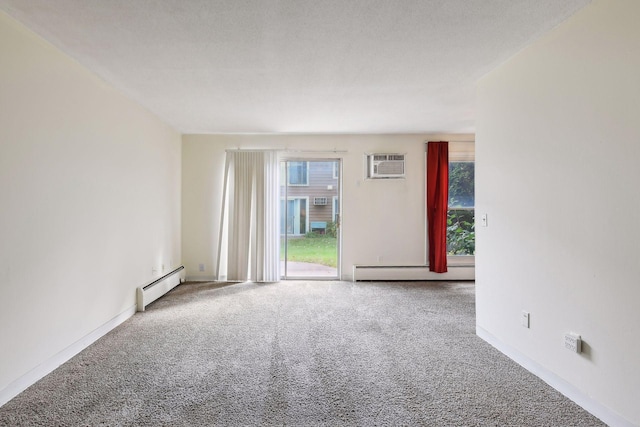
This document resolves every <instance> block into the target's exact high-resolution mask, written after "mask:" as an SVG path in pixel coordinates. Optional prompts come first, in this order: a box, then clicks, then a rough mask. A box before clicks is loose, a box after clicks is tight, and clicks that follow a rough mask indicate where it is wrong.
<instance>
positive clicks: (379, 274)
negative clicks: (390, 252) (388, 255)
mask: <svg viewBox="0 0 640 427" xmlns="http://www.w3.org/2000/svg"><path fill="white" fill-rule="evenodd" d="M475 276H476V269H475V266H473V265H457V266H456V265H450V266H449V271H448V272H446V273H434V272H432V271H429V267H428V266H426V265H357V264H356V265H354V266H353V276H352V277H353V281H354V282H357V281H369V280H435V281H440V280H475Z"/></svg>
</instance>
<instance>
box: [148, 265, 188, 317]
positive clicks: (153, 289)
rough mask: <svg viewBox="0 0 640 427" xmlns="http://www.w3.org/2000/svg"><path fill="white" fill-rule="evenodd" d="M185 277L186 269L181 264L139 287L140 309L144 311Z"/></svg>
mask: <svg viewBox="0 0 640 427" xmlns="http://www.w3.org/2000/svg"><path fill="white" fill-rule="evenodd" d="M184 277H185V269H184V266H183V265H181V266H180V267H178V268H176V269H175V270H173V271H171V272H169V273H167V274H165V275H164V276H162V277H160V278H158V279H156V280H154V281H153V282H151V283H149V284H147V285H145V286H140V287H138V289H137V293H136V297H137V306H138V307H137V309H138V311H144V309H145V307H146V306H148V305H149V304H151V303H152V302H154V301H155V300H157V299H158V298H160V297H161V296H162V295H164V294H166V293H167V292H169V291H170V290H171V289H173V288H175V287H176V286H178V285H179V284H180V283H182V282H183V281H184Z"/></svg>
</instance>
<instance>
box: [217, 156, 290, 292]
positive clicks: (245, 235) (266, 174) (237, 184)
mask: <svg viewBox="0 0 640 427" xmlns="http://www.w3.org/2000/svg"><path fill="white" fill-rule="evenodd" d="M279 165H280V164H279V161H278V153H277V152H275V151H228V152H227V159H226V164H225V176H224V190H223V199H222V217H221V221H220V240H219V242H218V262H217V279H218V280H222V281H246V280H251V281H254V282H277V281H278V280H280V232H279V230H278V227H279V225H280V221H279V206H280V203H279V200H280V197H279V194H278V191H279V182H278V181H279V178H280V173H279Z"/></svg>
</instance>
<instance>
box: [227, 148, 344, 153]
mask: <svg viewBox="0 0 640 427" xmlns="http://www.w3.org/2000/svg"><path fill="white" fill-rule="evenodd" d="M225 151H248V152H251V151H280V152H285V153H348V151H347V150H302V149H299V150H294V149H289V148H227V149H226V150H225Z"/></svg>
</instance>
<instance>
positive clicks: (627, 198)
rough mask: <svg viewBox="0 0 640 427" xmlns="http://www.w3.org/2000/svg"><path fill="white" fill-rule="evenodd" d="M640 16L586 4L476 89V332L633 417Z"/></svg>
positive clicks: (615, 6)
mask: <svg viewBox="0 0 640 427" xmlns="http://www.w3.org/2000/svg"><path fill="white" fill-rule="evenodd" d="M638 16H640V2H638V1H636V0H615V1H612V0H596V1H594V2H593V3H592V4H591V5H589V6H587V7H586V8H585V9H584V10H582V11H581V12H579V13H578V14H577V15H575V16H573V17H572V18H571V19H569V20H568V21H567V22H565V23H563V24H562V25H560V26H559V27H558V28H556V29H555V30H553V31H552V32H550V33H549V34H548V35H546V36H545V37H543V38H542V39H541V40H539V41H537V42H535V43H534V44H533V45H531V46H530V47H528V48H527V49H525V50H524V51H522V52H521V53H520V54H518V55H516V56H515V57H514V58H512V59H511V60H510V61H509V62H507V63H506V64H504V65H503V66H501V67H500V68H498V69H497V70H495V71H493V72H492V73H490V74H489V75H488V76H486V77H485V78H484V79H482V80H481V81H480V83H479V90H478V93H479V96H478V110H479V117H478V121H477V140H476V161H477V175H476V182H477V186H476V188H477V194H476V201H477V203H476V212H477V214H478V215H480V214H481V213H483V212H484V213H487V214H488V220H489V226H488V227H487V228H478V230H477V256H476V262H477V270H476V275H477V276H476V277H477V281H476V284H477V326H478V332H479V333H480V334H483V335H485V336H486V337H488V338H489V339H490V340H493V341H494V343H495V344H497V346H498V347H499V348H500V347H501V348H502V349H503V350H507V351H510V350H509V349H511V351H512V352H513V353H512V354H513V355H521V356H523V359H526V360H529V361H531V362H533V364H534V365H535V366H537V367H538V369H540V370H541V371H542V372H546V373H547V374H549V378H551V377H554V376H555V377H557V379H558V380H559V382H560V383H564V382H566V384H568V387H567V388H568V389H572V388H573V389H575V390H576V391H577V393H578V395H582V396H583V397H586V398H587V399H586V404H587V406H589V407H590V409H592V410H595V411H596V412H597V411H600V410H604V411H605V412H606V411H608V410H609V411H610V412H611V414H613V418H611V419H610V420H609V421H610V422H612V423H614V424H615V423H619V424H621V425H624V423H625V420H626V422H627V423H632V424H634V425H640V405H638V403H639V400H638V399H640V340H639V338H640V334H638V331H637V328H638V325H640V310H639V309H638V302H640V286H639V277H640V262H638V259H639V258H638V257H639V254H640V226H639V224H638V220H639V218H640V216H639V215H638V213H639V212H640V192H638V189H637V186H638V183H639V182H640V166H639V165H638V161H639V160H640V120H639V118H640V26H639V25H638ZM522 310H526V311H529V312H530V313H531V328H530V329H525V328H523V327H522V326H520V314H521V311H522ZM568 331H574V332H577V333H579V334H581V335H582V337H583V339H584V341H585V347H586V349H585V352H584V353H583V354H580V355H577V354H575V353H571V352H569V351H568V350H566V349H564V348H563V335H564V333H565V332H568ZM605 415H606V414H605ZM616 416H620V417H619V418H617V419H616Z"/></svg>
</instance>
